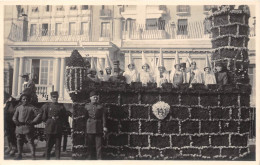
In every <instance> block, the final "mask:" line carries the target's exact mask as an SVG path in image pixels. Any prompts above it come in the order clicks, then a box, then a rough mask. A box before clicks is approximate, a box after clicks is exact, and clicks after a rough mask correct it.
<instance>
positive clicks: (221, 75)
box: [215, 72, 228, 85]
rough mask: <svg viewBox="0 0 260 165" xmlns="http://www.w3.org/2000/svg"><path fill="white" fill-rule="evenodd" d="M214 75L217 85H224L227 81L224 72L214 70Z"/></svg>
mask: <svg viewBox="0 0 260 165" xmlns="http://www.w3.org/2000/svg"><path fill="white" fill-rule="evenodd" d="M215 77H216V81H217V84H218V85H225V84H227V83H228V76H227V73H226V72H216V73H215Z"/></svg>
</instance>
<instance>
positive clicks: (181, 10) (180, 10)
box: [177, 5, 190, 13]
mask: <svg viewBox="0 0 260 165" xmlns="http://www.w3.org/2000/svg"><path fill="white" fill-rule="evenodd" d="M177 12H178V13H189V12H190V6H188V5H178V6H177Z"/></svg>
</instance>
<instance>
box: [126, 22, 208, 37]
mask: <svg viewBox="0 0 260 165" xmlns="http://www.w3.org/2000/svg"><path fill="white" fill-rule="evenodd" d="M149 26H150V25H147V24H143V25H140V24H139V25H132V26H131V27H132V28H131V29H130V30H129V31H123V39H135V40H138V39H139V40H146V39H196V38H210V36H211V34H210V30H209V28H210V27H209V26H208V27H207V28H206V26H205V24H204V22H203V21H200V22H190V23H188V24H187V25H178V24H177V25H175V24H170V23H168V24H165V23H163V22H162V23H160V24H156V26H154V25H153V26H150V27H149Z"/></svg>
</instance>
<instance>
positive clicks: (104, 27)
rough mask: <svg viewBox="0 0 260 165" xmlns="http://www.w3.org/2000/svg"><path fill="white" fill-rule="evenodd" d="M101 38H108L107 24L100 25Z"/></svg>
mask: <svg viewBox="0 0 260 165" xmlns="http://www.w3.org/2000/svg"><path fill="white" fill-rule="evenodd" d="M101 37H110V23H109V22H102V23H101Z"/></svg>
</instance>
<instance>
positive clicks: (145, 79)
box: [140, 52, 154, 86]
mask: <svg viewBox="0 0 260 165" xmlns="http://www.w3.org/2000/svg"><path fill="white" fill-rule="evenodd" d="M140 81H141V82H142V85H143V86H147V83H152V82H154V78H153V75H152V74H151V72H150V66H149V64H148V63H147V60H146V58H145V56H144V52H142V71H141V72H140Z"/></svg>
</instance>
